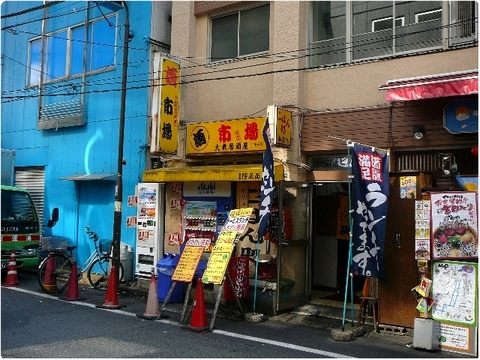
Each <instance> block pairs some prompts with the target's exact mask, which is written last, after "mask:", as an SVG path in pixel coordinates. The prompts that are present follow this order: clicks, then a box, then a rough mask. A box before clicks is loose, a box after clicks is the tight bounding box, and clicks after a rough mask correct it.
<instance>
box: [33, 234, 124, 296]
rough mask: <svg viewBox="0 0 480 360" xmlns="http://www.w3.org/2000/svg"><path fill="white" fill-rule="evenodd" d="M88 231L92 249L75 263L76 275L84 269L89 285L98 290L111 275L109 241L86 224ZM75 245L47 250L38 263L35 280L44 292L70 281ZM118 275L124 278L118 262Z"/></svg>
mask: <svg viewBox="0 0 480 360" xmlns="http://www.w3.org/2000/svg"><path fill="white" fill-rule="evenodd" d="M85 228H86V230H87V234H88V236H89V238H90V239H91V240H93V243H94V245H95V249H94V250H93V252H92V253H91V254H90V256H89V257H88V259H87V260H86V261H85V262H84V263H83V264H82V265H80V266H77V276H78V279H79V280H80V279H81V278H82V276H83V274H84V273H85V272H86V274H87V279H88V282H89V283H90V285H91V286H92V287H93V288H95V289H97V290H102V291H104V290H106V289H107V285H108V280H109V278H110V269H111V266H112V264H113V257H112V255H111V254H112V246H113V244H112V242H109V243H108V244H107V243H102V242H101V241H99V238H98V235H97V233H95V232H94V231H90V227H89V226H85ZM76 248H77V247H76V246H67V247H65V248H62V249H55V250H50V251H49V253H48V256H47V257H46V258H45V259H43V260H42V262H41V263H40V265H39V266H38V283H39V284H40V287H41V288H42V289H43V290H44V291H45V292H47V293H59V292H62V291H63V290H64V289H65V288H66V287H67V286H68V283H69V281H70V274H71V273H72V266H73V264H74V259H75V258H74V256H73V250H75V249H76ZM118 271H119V272H118V278H119V279H120V281H121V280H122V279H123V273H124V272H123V265H122V263H119V268H118Z"/></svg>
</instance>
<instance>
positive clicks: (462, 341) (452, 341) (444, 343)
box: [434, 323, 476, 354]
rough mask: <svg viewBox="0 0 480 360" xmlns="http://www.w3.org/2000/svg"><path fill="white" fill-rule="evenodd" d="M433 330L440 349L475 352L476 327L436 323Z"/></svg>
mask: <svg viewBox="0 0 480 360" xmlns="http://www.w3.org/2000/svg"><path fill="white" fill-rule="evenodd" d="M434 332H435V333H434V336H435V337H437V338H438V339H439V345H440V348H441V349H448V350H454V351H459V352H464V353H469V354H474V353H475V348H476V346H475V343H476V341H475V339H476V328H474V327H469V326H456V325H451V324H442V323H438V326H436V327H435V328H434Z"/></svg>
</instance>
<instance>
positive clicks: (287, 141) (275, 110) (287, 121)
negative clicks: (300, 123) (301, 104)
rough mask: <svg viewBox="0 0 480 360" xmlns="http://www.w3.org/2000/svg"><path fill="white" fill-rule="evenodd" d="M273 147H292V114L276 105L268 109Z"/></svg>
mask: <svg viewBox="0 0 480 360" xmlns="http://www.w3.org/2000/svg"><path fill="white" fill-rule="evenodd" d="M267 117H268V124H269V126H270V130H271V134H272V140H273V145H279V146H286V147H290V146H291V145H292V112H291V111H288V110H285V109H281V108H279V107H278V106H276V105H270V106H269V107H268V108H267Z"/></svg>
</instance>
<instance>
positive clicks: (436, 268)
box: [432, 260, 478, 326]
mask: <svg viewBox="0 0 480 360" xmlns="http://www.w3.org/2000/svg"><path fill="white" fill-rule="evenodd" d="M477 278H478V264H477V263H476V262H475V263H474V262H460V261H448V260H445V261H434V262H433V264H432V297H433V299H434V301H435V302H434V304H433V307H432V318H433V319H435V320H437V321H441V322H447V323H451V324H456V325H463V326H465V325H466V326H476V325H477V296H478V293H477V282H478V280H477Z"/></svg>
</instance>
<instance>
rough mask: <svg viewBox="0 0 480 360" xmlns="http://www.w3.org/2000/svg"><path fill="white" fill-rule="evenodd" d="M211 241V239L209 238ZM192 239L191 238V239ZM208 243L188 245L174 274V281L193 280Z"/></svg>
mask: <svg viewBox="0 0 480 360" xmlns="http://www.w3.org/2000/svg"><path fill="white" fill-rule="evenodd" d="M207 240H208V241H209V242H210V239H207ZM189 241H190V240H189ZM205 246H206V245H203V244H202V245H200V246H191V245H186V246H185V249H183V252H182V255H181V257H180V260H178V264H177V267H176V268H175V271H174V273H173V275H172V280H173V281H182V282H187V283H189V282H192V280H193V276H194V275H195V271H196V270H197V266H198V263H199V262H200V258H201V257H202V254H203V249H204V248H205Z"/></svg>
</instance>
